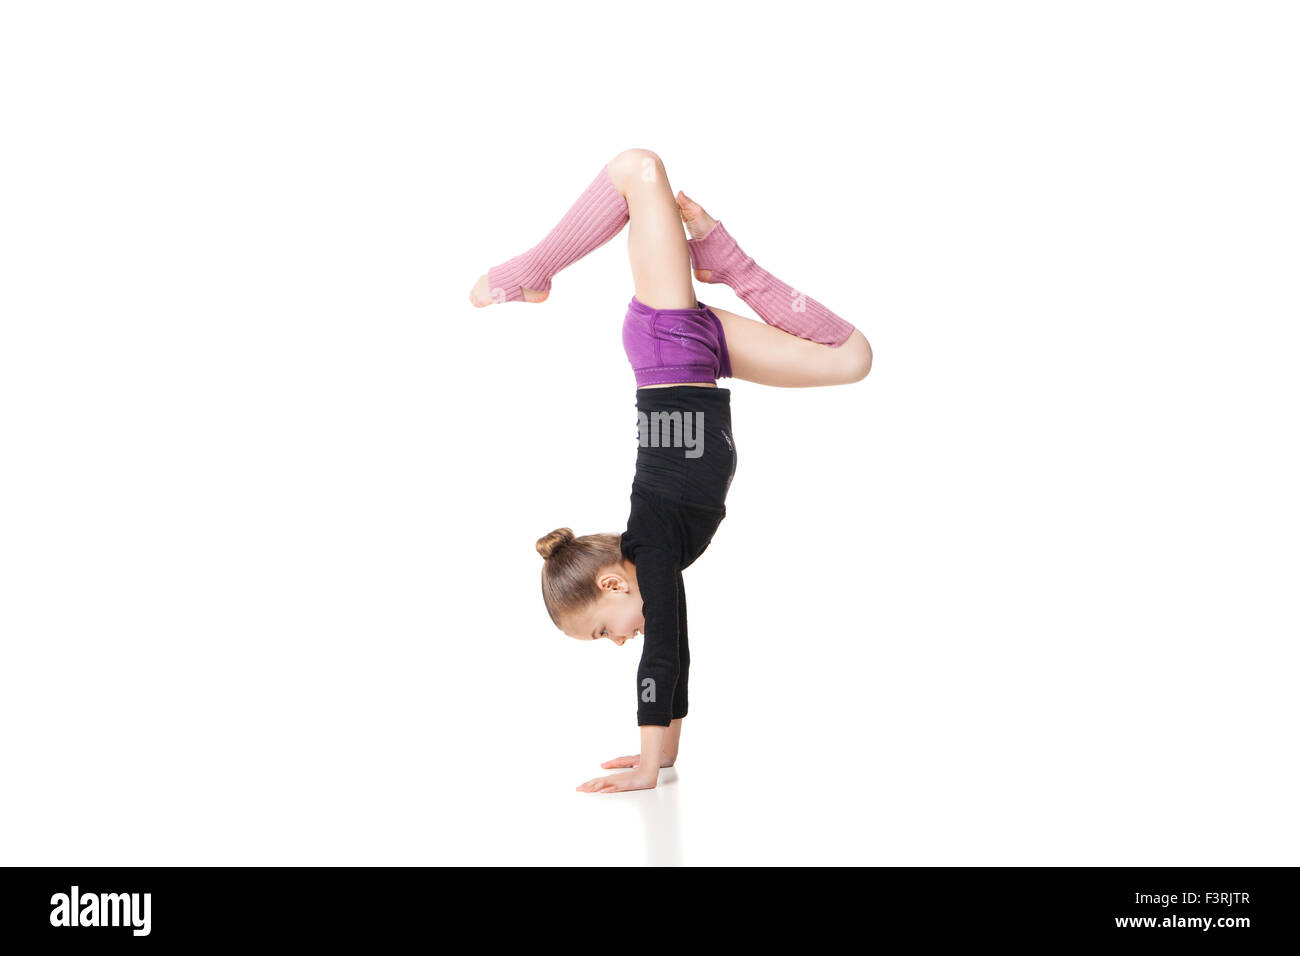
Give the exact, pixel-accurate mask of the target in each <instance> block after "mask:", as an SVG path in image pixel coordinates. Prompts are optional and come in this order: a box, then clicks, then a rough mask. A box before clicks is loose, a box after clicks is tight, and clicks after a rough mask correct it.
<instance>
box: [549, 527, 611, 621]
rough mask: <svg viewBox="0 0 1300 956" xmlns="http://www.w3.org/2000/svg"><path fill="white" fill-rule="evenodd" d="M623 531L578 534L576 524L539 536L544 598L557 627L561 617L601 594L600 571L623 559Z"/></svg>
mask: <svg viewBox="0 0 1300 956" xmlns="http://www.w3.org/2000/svg"><path fill="white" fill-rule="evenodd" d="M621 540H622V535H617V534H584V535H583V536H582V537H581V538H578V537H574V534H573V529H572V528H556V529H555V530H554V531H552V532H551V533H550V534H548V535H544V536H542V537H540V538H538V539H537V553H538V554H540V555H541V556H542V557H543V558H544V559H545V561H544V562H543V563H542V600H543V601H544V602H545V603H546V613H547V614H549V615H550V616H551V621H552V623H554V624H555V626H556V627H562V625H561V624H560V618H561V617H563V616H564V615H566V614H568V613H570V612H571V611H576V610H579V609H580V608H584V607H586V606H587V605H589V604H591V603H592V602H594V601H596V600H597V599H598V598H599V597H600V588H598V587H596V575H597V574H598V573H599V572H601V571H602V570H604V569H605V568H608V567H610V566H611V565H615V564H618V563H620V562H621V561H622V560H623V549H622V548H621V547H619V544H620V542H621Z"/></svg>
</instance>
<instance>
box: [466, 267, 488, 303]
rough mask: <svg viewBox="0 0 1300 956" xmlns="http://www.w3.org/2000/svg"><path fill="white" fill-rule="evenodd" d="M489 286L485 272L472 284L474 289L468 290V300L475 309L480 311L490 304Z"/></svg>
mask: <svg viewBox="0 0 1300 956" xmlns="http://www.w3.org/2000/svg"><path fill="white" fill-rule="evenodd" d="M489 285H490V283H489V282H488V277H487V273H486V272H485V273H483V275H481V276H479V277H478V281H477V282H475V283H474V288H472V289H470V292H469V300H470V301H471V302H473V303H474V306H475V308H479V309H481V308H483V306H485V305H491V304H492V302H493V299H492V290H491V289H490V288H489V287H488V286H489Z"/></svg>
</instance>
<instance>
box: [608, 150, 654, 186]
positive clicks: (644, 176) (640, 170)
mask: <svg viewBox="0 0 1300 956" xmlns="http://www.w3.org/2000/svg"><path fill="white" fill-rule="evenodd" d="M609 171H610V174H611V175H612V176H613V177H614V179H615V180H619V179H621V180H622V181H623V183H624V184H626V185H629V186H630V185H633V184H635V183H638V182H643V183H655V182H666V181H667V177H666V176H665V175H664V163H663V160H662V159H660V158H659V154H658V153H656V152H654V151H653V150H649V149H625V150H623V152H621V153H619V154H618V155H617V156H615V157H614V158H613V159H612V160H610V161H609Z"/></svg>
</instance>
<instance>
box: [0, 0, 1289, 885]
mask: <svg viewBox="0 0 1300 956" xmlns="http://www.w3.org/2000/svg"><path fill="white" fill-rule="evenodd" d="M3 9H4V12H3V14H0V135H2V136H3V138H4V148H3V150H2V151H0V170H2V176H0V202H2V206H0V313H2V315H3V326H2V328H3V332H2V337H0V456H2V460H3V467H2V469H0V482H2V483H3V486H4V487H3V494H2V496H0V629H2V636H0V640H2V645H0V647H2V652H3V661H2V670H0V681H2V682H3V686H2V687H0V747H2V748H3V750H2V752H0V761H2V763H0V772H2V774H3V787H2V789H0V811H2V812H0V862H3V863H6V864H41V865H73V864H75V865H83V864H84V865H91V864H100V865H107V864H122V865H138V864H244V863H253V864H281V863H283V864H325V863H338V864H360V863H376V864H398V863H401V864H434V863H530V864H531V863H606V864H645V863H651V864H657V863H685V864H719V863H740V864H757V863H852V864H906V865H932V864H998V865H1002V864H1053V865H1057V864H1061V865H1064V864H1086V865H1101V864H1107V865H1136V864H1147V865H1193V864H1196V865H1226V864H1237V865H1283V864H1286V865H1295V864H1296V863H1297V862H1300V854H1298V851H1300V831H1298V828H1297V822H1296V820H1297V818H1296V813H1295V807H1296V805H1297V798H1298V797H1300V794H1297V783H1298V782H1300V780H1298V775H1297V769H1296V762H1295V741H1296V730H1297V704H1296V693H1295V685H1296V673H1297V669H1296V665H1297V651H1296V639H1297V636H1298V628H1297V602H1296V582H1297V572H1298V571H1300V568H1298V567H1297V564H1298V560H1297V552H1296V542H1297V539H1298V537H1300V527H1298V525H1300V521H1298V517H1300V515H1298V509H1297V503H1296V495H1295V489H1296V487H1297V486H1300V473H1298V472H1300V467H1298V466H1297V454H1296V410H1297V408H1300V401H1298V399H1300V395H1298V394H1297V392H1298V391H1300V388H1298V386H1297V375H1296V357H1297V354H1298V352H1300V330H1298V328H1297V318H1300V309H1298V308H1297V298H1298V294H1297V281H1296V279H1297V277H1296V266H1297V261H1298V260H1297V255H1298V254H1300V232H1298V230H1297V222H1300V187H1298V185H1297V176H1296V170H1297V169H1300V136H1298V134H1297V124H1296V116H1297V96H1296V91H1297V89H1300V66H1297V60H1296V56H1295V51H1296V48H1297V39H1300V38H1298V36H1297V33H1298V31H1297V19H1296V13H1295V10H1294V7H1293V6H1291V5H1288V4H1280V3H1279V4H1269V3H1247V4H1239V3H1128V2H1125V3H1099V2H1095V0H1094V2H1088V3H1069V4H1063V3H1051V4H1044V3H1028V2H1026V3H982V4H964V3H951V4H948V3H943V4H940V3H907V4H903V3H891V4H875V5H849V4H838V3H830V4H815V3H809V2H803V3H799V4H797V5H794V6H791V5H790V4H768V5H764V4H758V3H733V4H716V3H715V4H702V3H643V4H631V5H627V4H623V5H619V4H614V5H611V4H608V3H591V4H581V5H579V4H540V5H532V4H518V5H508V6H507V5H500V4H498V5H488V4H414V3H412V4H398V3H379V4H376V3H364V4H363V3H324V4H322V3H231V2H223V3H204V4H198V3H188V4H171V3H120V4H112V5H107V4H91V3H84V4H73V3H42V4H36V3H15V4H7V5H5V7H4V8H3ZM629 147H644V148H649V149H653V150H655V151H656V152H658V153H659V154H660V155H661V156H662V157H663V159H664V161H665V163H666V165H667V169H668V174H669V178H670V180H671V184H672V186H673V188H674V189H676V188H684V189H686V190H687V191H688V192H689V193H691V194H692V195H693V196H694V197H695V198H697V199H699V200H700V201H701V202H703V203H704V204H705V206H706V207H707V208H708V209H709V210H710V211H711V212H712V213H713V214H714V215H716V216H718V217H720V218H722V219H724V221H726V222H727V224H728V227H729V228H730V230H731V231H732V232H733V233H734V234H735V235H736V237H737V238H738V240H739V241H740V242H741V244H742V246H743V247H744V248H745V249H746V251H747V252H750V253H752V254H754V255H755V257H756V258H758V259H759V261H760V262H761V263H762V264H764V265H765V266H767V267H768V268H769V269H771V270H772V271H773V272H775V273H776V274H777V275H779V276H780V277H782V278H783V279H786V280H787V281H789V282H790V283H791V284H793V285H795V286H797V287H798V288H799V289H800V290H802V291H804V292H806V293H807V294H809V295H812V296H814V297H815V298H817V299H818V300H820V301H822V302H824V303H826V304H827V305H829V306H830V307H831V308H833V309H835V310H836V311H837V312H839V313H840V314H842V315H844V316H845V317H846V318H848V319H849V320H850V321H852V322H853V323H854V324H856V325H858V326H859V327H860V328H861V329H862V330H863V331H864V332H865V333H866V335H867V337H868V338H869V339H870V340H871V342H872V345H873V347H874V349H875V356H876V359H875V368H874V370H873V372H872V374H871V375H870V377H869V378H868V379H867V380H866V381H864V382H862V383H860V384H855V385H851V386H847V387H840V388H832V389H824V390H782V389H770V388H764V387H761V386H757V385H753V384H751V383H748V382H738V381H730V382H724V383H723V384H725V385H728V386H730V387H731V388H732V405H733V416H734V422H735V434H736V438H737V447H738V453H739V467H738V471H737V474H736V478H735V481H734V484H733V485H732V489H731V495H730V498H729V501H728V508H729V517H728V519H727V521H726V522H724V524H723V526H722V528H721V530H720V531H719V533H718V536H717V537H716V539H715V541H714V543H713V545H712V547H711V548H710V550H709V552H708V553H707V554H706V555H705V556H704V557H703V558H701V559H700V561H699V562H698V563H697V564H696V565H695V566H694V567H692V569H691V570H690V571H689V572H688V574H687V578H686V580H687V593H688V602H689V607H690V622H691V647H692V655H693V661H692V664H693V667H692V674H691V677H692V682H691V701H692V710H691V715H690V717H689V718H688V719H687V720H686V726H685V732H684V734H683V740H682V754H681V758H680V761H679V766H678V767H677V768H676V769H674V770H673V771H670V772H666V773H665V774H664V781H663V783H662V784H661V786H660V788H659V789H658V790H656V791H646V792H642V793H634V794H620V795H613V796H598V795H588V794H581V793H577V792H575V791H574V787H575V786H576V785H578V784H579V783H581V782H582V781H584V780H587V779H588V778H590V777H592V776H595V775H597V774H599V773H601V771H600V768H599V767H598V763H599V761H601V760H604V759H607V758H610V757H614V756H617V755H619V754H623V753H628V752H631V751H634V750H636V748H637V744H638V736H637V727H636V720H635V708H636V700H635V680H634V673H635V669H636V664H637V658H638V656H639V654H640V642H639V641H633V642H630V643H629V644H628V645H626V646H625V647H623V648H621V649H620V648H616V647H614V646H612V645H610V644H608V643H607V642H601V643H600V645H599V646H591V645H586V644H580V643H578V642H576V641H572V640H570V639H568V638H566V637H564V636H563V635H562V634H561V633H560V632H559V631H558V630H556V629H555V628H554V627H553V626H552V625H551V623H550V621H549V619H548V618H547V617H546V614H545V612H544V610H543V607H542V603H541V598H540V589H539V584H538V577H539V572H540V568H541V559H540V558H539V557H538V555H537V554H536V552H535V551H534V541H535V540H536V539H537V538H538V537H539V536H541V535H543V534H545V533H546V532H548V531H550V530H551V529H553V528H555V527H558V526H570V527H572V528H573V529H574V530H575V531H577V532H578V533H579V534H583V533H588V532H593V531H620V530H622V527H623V522H624V521H625V519H626V515H627V505H628V497H627V496H628V491H629V484H630V481H631V477H632V469H633V462H634V457H635V407H634V395H633V390H634V383H633V379H632V375H631V371H630V369H629V367H628V366H627V363H626V359H625V357H624V356H623V353H622V348H621V339H620V329H621V322H622V318H623V313H624V310H625V308H626V305H627V301H628V299H629V298H630V297H631V294H632V289H631V282H630V277H629V273H628V270H627V263H626V255H625V244H626V237H625V236H620V237H619V238H618V239H616V240H615V241H614V242H612V243H610V244H609V245H608V246H605V247H602V248H601V249H599V250H597V251H596V252H595V253H593V254H592V255H591V256H590V257H588V258H586V259H584V260H583V261H581V262H580V263H578V264H576V265H575V266H573V267H572V268H571V269H569V270H567V271H566V272H563V273H561V274H560V275H559V276H558V277H557V278H556V279H555V284H554V288H553V292H552V295H551V298H550V300H549V301H548V302H546V303H545V304H543V305H541V306H533V305H520V304H508V305H505V306H501V307H493V308H490V309H486V310H481V311H479V310H475V309H473V308H472V307H471V306H470V305H469V304H468V301H467V295H468V292H469V288H470V286H471V285H472V284H473V282H474V280H475V278H476V277H477V276H478V275H480V274H481V273H482V272H484V271H486V269H487V267H488V266H490V265H492V264H493V263H495V262H499V261H502V260H504V259H506V258H509V257H510V256H513V255H515V254H517V253H519V252H522V251H523V250H524V249H526V248H528V247H529V246H531V245H532V244H533V243H535V242H537V241H538V240H539V239H540V238H541V237H542V236H543V235H544V234H545V233H546V231H547V230H549V228H550V227H551V226H552V225H553V224H554V223H555V221H556V220H558V218H559V217H560V216H561V215H562V214H563V212H564V211H565V210H566V209H567V208H568V207H569V205H570V203H571V202H572V201H573V200H574V199H575V198H576V197H577V195H578V194H579V193H580V192H581V191H582V190H583V189H584V188H585V187H586V185H587V184H588V183H589V182H590V181H591V180H592V178H593V177H594V176H595V174H596V172H597V171H598V170H599V168H600V166H601V164H603V163H604V162H606V161H608V160H609V159H610V158H611V157H612V156H614V155H615V154H616V153H618V152H619V151H621V150H623V149H626V148H629ZM699 291H700V297H701V299H703V300H704V301H705V302H708V303H711V304H716V305H720V306H722V307H725V308H731V309H733V310H736V311H748V310H746V309H745V307H744V306H743V305H742V304H741V303H739V302H738V301H737V300H735V299H734V298H733V297H732V296H731V295H730V294H729V293H725V294H724V293H723V292H722V291H720V290H719V289H718V288H717V287H709V286H703V285H701V286H700V287H699Z"/></svg>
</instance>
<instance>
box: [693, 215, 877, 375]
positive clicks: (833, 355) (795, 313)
mask: <svg viewBox="0 0 1300 956" xmlns="http://www.w3.org/2000/svg"><path fill="white" fill-rule="evenodd" d="M676 202H677V203H678V210H679V215H680V216H681V219H682V221H683V222H684V223H685V224H686V229H687V231H688V232H689V233H690V234H691V242H690V244H689V252H690V253H691V254H692V257H693V260H698V261H695V263H694V264H695V265H697V266H698V265H701V264H704V263H710V264H711V263H716V264H717V265H718V266H720V267H723V268H724V271H722V272H716V271H711V270H709V269H701V268H697V269H696V270H695V277H696V278H697V279H699V280H700V281H701V282H723V283H726V284H727V285H729V286H731V287H732V289H733V290H734V291H735V292H736V294H737V295H738V296H740V297H741V298H742V299H743V300H744V301H745V302H746V303H747V304H748V305H749V306H750V307H751V308H753V309H754V310H755V311H757V312H758V314H759V316H760V317H761V318H763V319H764V322H758V321H755V320H754V319H750V318H746V317H745V316H742V315H737V314H736V313H734V312H728V311H727V310H725V309H717V308H714V309H713V312H714V314H715V315H717V316H718V318H719V319H720V320H721V321H722V329H723V332H724V333H725V334H726V336H727V349H728V351H729V353H730V355H731V371H732V374H733V375H734V376H735V377H736V378H741V379H745V380H746V381H750V382H757V383H759V384H760V385H775V386H778V387H783V388H807V387H810V386H817V385H846V384H848V383H850V382H860V381H862V379H864V378H866V377H867V373H869V372H870V371H871V343H869V342H868V341H867V337H866V336H865V335H863V334H862V331H861V330H860V329H857V328H854V327H853V325H851V324H850V323H848V322H846V321H844V319H842V318H840V317H839V316H837V315H835V314H834V313H833V312H831V311H830V310H829V309H827V308H826V307H825V306H823V305H822V304H821V303H819V302H817V301H816V300H814V299H811V298H809V297H806V296H804V295H802V293H799V292H797V291H795V290H793V289H791V288H790V287H789V286H787V285H786V284H785V283H783V282H781V280H780V279H778V278H776V277H775V276H773V275H772V274H771V273H769V272H767V271H766V270H765V269H763V268H762V267H760V266H758V265H757V264H756V263H755V262H754V260H753V259H752V258H750V257H749V256H746V255H745V254H744V253H743V252H742V251H741V250H740V248H739V247H738V246H737V245H736V244H735V241H734V240H732V239H731V237H730V236H729V235H727V234H726V231H725V230H724V229H722V225H721V223H718V222H717V221H716V220H715V219H714V218H713V217H712V216H710V215H709V214H708V213H707V212H705V211H704V209H703V207H701V206H700V204H699V203H697V202H695V201H694V200H693V199H691V198H690V197H688V196H687V195H686V194H685V193H679V194H678V196H677V197H676Z"/></svg>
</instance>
